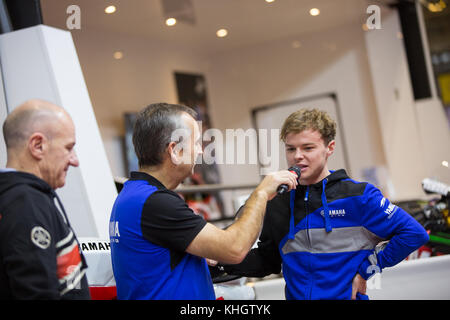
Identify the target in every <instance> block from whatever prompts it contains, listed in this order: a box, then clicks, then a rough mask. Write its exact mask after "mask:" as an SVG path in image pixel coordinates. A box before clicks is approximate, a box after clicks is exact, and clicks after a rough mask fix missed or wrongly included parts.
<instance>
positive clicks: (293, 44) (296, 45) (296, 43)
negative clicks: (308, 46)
mask: <svg viewBox="0 0 450 320" xmlns="http://www.w3.org/2000/svg"><path fill="white" fill-rule="evenodd" d="M291 46H292V48H294V49H298V48H300V47H301V46H302V43H301V42H300V41H298V40H294V41H292V44H291Z"/></svg>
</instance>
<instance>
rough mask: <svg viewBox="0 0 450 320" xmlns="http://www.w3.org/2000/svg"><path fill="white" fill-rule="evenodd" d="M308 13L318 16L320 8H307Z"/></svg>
mask: <svg viewBox="0 0 450 320" xmlns="http://www.w3.org/2000/svg"><path fill="white" fill-rule="evenodd" d="M309 14H310V15H312V16H318V15H319V14H320V10H319V9H317V8H312V9H311V10H309Z"/></svg>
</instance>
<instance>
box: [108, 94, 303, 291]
mask: <svg viewBox="0 0 450 320" xmlns="http://www.w3.org/2000/svg"><path fill="white" fill-rule="evenodd" d="M195 116H196V115H195V112H194V111H193V110H192V109H190V108H188V107H185V106H181V105H173V104H167V103H157V104H152V105H149V106H148V107H146V108H145V109H144V110H142V111H141V112H140V113H139V115H138V117H137V119H136V123H135V126H134V132H133V143H134V147H135V150H136V154H137V157H138V160H139V172H132V173H131V179H130V180H129V181H127V182H126V183H125V184H124V186H123V189H122V191H121V192H120V194H119V195H118V197H117V199H116V201H115V203H114V207H113V210H112V213H111V219H110V241H111V258H112V264H113V271H114V277H115V280H116V285H117V296H118V298H119V299H163V300H172V299H188V300H197V299H200V300H209V299H214V298H215V294H214V289H213V285H212V280H211V275H210V273H209V269H208V266H207V263H206V260H205V259H204V258H208V259H211V260H216V261H220V262H223V263H239V262H240V261H241V260H242V259H243V258H244V257H245V255H246V254H247V252H248V251H249V250H250V248H251V247H252V245H253V243H254V242H255V240H256V238H257V236H258V233H259V231H260V228H261V225H262V221H263V217H264V212H265V208H266V203H267V201H268V200H270V199H272V198H273V197H274V196H275V194H276V192H277V188H278V187H279V186H280V185H281V184H286V185H288V186H289V189H293V188H295V187H296V186H297V176H296V174H294V173H291V172H289V171H287V170H284V171H280V172H275V173H271V174H269V175H267V176H266V177H265V178H264V179H263V180H262V181H261V183H260V184H259V185H258V186H257V188H256V189H255V190H254V192H253V193H252V194H251V195H250V197H249V199H248V200H247V202H246V204H245V206H244V208H243V210H242V215H241V216H240V217H239V219H237V220H236V221H235V222H234V223H233V224H232V225H231V226H229V227H228V228H227V229H225V230H222V229H219V228H217V227H215V226H214V225H213V224H211V223H208V222H206V221H205V220H204V219H203V218H202V217H201V216H199V215H196V214H195V213H194V212H193V211H192V210H191V209H190V208H189V207H188V205H187V204H186V202H184V201H183V199H181V198H180V197H179V196H178V195H177V193H175V192H174V191H173V189H175V188H176V187H177V186H178V185H179V184H180V183H181V182H182V181H183V180H184V179H186V178H187V177H188V176H190V175H191V174H192V172H193V169H194V165H195V160H196V158H197V157H198V156H199V155H200V154H201V153H202V150H201V137H200V131H199V127H198V124H197V122H196V121H195ZM183 132H184V133H185V134H183Z"/></svg>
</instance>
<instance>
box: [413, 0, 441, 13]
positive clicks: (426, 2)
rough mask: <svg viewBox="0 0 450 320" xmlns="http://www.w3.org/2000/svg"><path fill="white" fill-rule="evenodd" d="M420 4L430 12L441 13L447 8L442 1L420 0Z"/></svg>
mask: <svg viewBox="0 0 450 320" xmlns="http://www.w3.org/2000/svg"><path fill="white" fill-rule="evenodd" d="M420 2H421V3H422V5H423V6H424V7H425V8H427V9H428V10H429V11H430V12H441V11H443V10H444V9H445V8H446V7H447V4H446V3H445V1H444V0H420Z"/></svg>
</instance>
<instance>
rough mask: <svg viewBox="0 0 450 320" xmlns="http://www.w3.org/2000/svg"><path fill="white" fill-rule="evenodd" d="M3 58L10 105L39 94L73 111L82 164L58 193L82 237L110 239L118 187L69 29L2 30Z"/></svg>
mask: <svg viewBox="0 0 450 320" xmlns="http://www.w3.org/2000/svg"><path fill="white" fill-rule="evenodd" d="M0 58H1V63H2V69H3V81H4V87H5V96H6V102H7V105H8V108H9V111H12V110H13V108H15V107H17V106H18V105H20V104H21V103H23V102H24V101H26V100H28V99H32V98H38V99H43V100H47V101H50V102H53V103H55V104H57V105H60V106H62V107H64V108H65V109H66V110H67V111H68V112H69V114H70V115H71V116H72V119H73V121H74V123H75V128H76V138H77V144H76V146H75V149H76V152H77V155H78V158H79V160H80V166H79V167H78V168H73V167H72V168H71V169H70V170H69V173H68V176H67V181H66V185H65V186H64V187H63V188H61V189H58V190H57V193H58V195H60V197H61V199H62V202H63V204H64V206H65V208H66V211H67V214H68V216H69V220H70V222H71V224H72V226H73V227H74V229H75V232H76V233H77V235H78V236H79V237H100V238H103V239H108V238H109V236H108V224H109V215H110V212H111V209H112V205H113V203H114V200H115V198H116V196H117V191H116V188H115V184H114V179H113V176H112V174H111V170H110V167H109V162H108V160H107V158H106V153H105V150H104V146H103V143H102V140H101V136H100V132H99V129H98V126H97V122H96V119H95V115H94V112H93V109H92V105H91V101H90V98H89V94H88V91H87V88H86V84H85V82H84V77H83V74H82V71H81V67H80V64H79V61H78V57H77V53H76V50H75V46H74V43H73V40H72V36H71V34H70V32H68V31H63V30H59V29H55V28H51V27H48V26H43V25H39V26H35V27H31V28H26V29H22V30H19V31H15V32H11V33H6V34H3V35H0ZM0 103H1V102H0ZM1 120H2V122H3V120H4V119H3V118H2V119H1Z"/></svg>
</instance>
